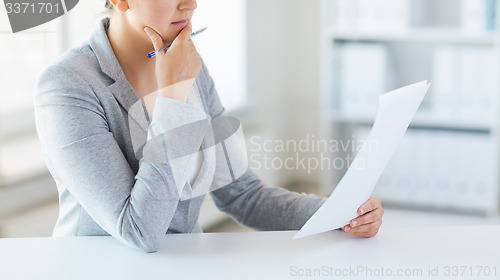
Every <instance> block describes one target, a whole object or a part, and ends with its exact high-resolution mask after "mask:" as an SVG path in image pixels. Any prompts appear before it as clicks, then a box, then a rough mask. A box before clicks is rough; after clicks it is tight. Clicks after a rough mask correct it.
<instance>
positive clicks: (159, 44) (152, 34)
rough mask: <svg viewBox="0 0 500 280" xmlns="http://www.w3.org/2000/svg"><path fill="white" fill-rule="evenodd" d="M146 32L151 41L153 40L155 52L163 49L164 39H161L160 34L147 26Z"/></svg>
mask: <svg viewBox="0 0 500 280" xmlns="http://www.w3.org/2000/svg"><path fill="white" fill-rule="evenodd" d="M144 32H146V34H148V36H149V39H151V42H152V43H153V46H154V48H155V51H157V50H159V49H161V48H163V39H162V38H161V36H160V34H158V33H157V32H156V31H155V30H153V28H150V27H147V26H146V27H144Z"/></svg>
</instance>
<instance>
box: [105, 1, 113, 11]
mask: <svg viewBox="0 0 500 280" xmlns="http://www.w3.org/2000/svg"><path fill="white" fill-rule="evenodd" d="M104 7H106V9H107V10H111V9H113V4H111V2H109V0H106V4H104Z"/></svg>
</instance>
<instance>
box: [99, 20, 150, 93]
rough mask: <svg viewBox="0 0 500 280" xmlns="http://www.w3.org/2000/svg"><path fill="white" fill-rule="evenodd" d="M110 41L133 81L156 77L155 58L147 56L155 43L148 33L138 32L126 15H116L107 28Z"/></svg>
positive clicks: (126, 73)
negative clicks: (126, 18)
mask: <svg viewBox="0 0 500 280" xmlns="http://www.w3.org/2000/svg"><path fill="white" fill-rule="evenodd" d="M107 34H108V38H109V42H110V43H111V47H112V48H113V51H114V53H115V56H116V58H117V59H118V62H119V63H120V66H121V67H122V69H123V72H124V73H125V76H126V78H127V79H128V80H129V81H130V82H131V83H134V82H135V83H139V84H140V83H141V82H142V81H144V80H147V79H150V78H151V77H155V59H154V58H153V59H150V58H147V57H146V54H147V53H149V52H151V51H153V50H154V48H153V45H152V43H151V41H149V38H148V37H147V35H146V33H144V34H141V33H139V32H136V31H135V30H134V29H133V28H132V27H131V26H130V25H129V24H128V22H127V21H126V20H125V18H124V16H116V15H115V16H114V17H113V18H112V19H111V20H110V24H109V28H108V30H107Z"/></svg>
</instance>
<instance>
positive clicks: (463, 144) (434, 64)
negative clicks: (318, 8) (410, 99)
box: [321, 0, 500, 215]
mask: <svg viewBox="0 0 500 280" xmlns="http://www.w3.org/2000/svg"><path fill="white" fill-rule="evenodd" d="M499 6H500V5H499V3H498V1H497V0H460V1H459V0H441V1H431V0H323V7H322V11H323V20H322V23H323V24H322V27H323V28H322V38H321V44H322V47H321V57H322V62H321V63H322V66H321V71H322V75H321V80H322V82H321V83H322V90H321V92H322V94H321V95H322V100H321V108H322V110H321V111H322V113H321V119H322V133H323V137H324V138H325V139H337V140H341V141H344V142H347V141H353V143H356V141H357V140H362V139H364V138H366V136H367V133H368V132H369V129H370V127H371V125H372V124H373V120H374V117H375V112H376V110H377V100H378V95H379V94H381V93H384V92H387V91H389V90H392V89H396V88H399V87H401V86H405V85H408V84H411V83H415V82H419V81H423V80H428V81H429V82H430V83H431V87H430V90H429V92H428V94H427V96H426V98H425V99H424V102H423V103H422V105H421V107H420V109H419V111H418V112H417V114H416V116H415V118H414V120H413V121H412V123H411V125H410V128H409V129H408V132H407V134H406V135H405V136H404V138H403V140H402V142H401V144H400V146H399V147H398V149H397V151H396V153H395V155H394V157H393V159H392V160H391V162H390V163H389V165H388V166H387V168H386V169H385V171H384V174H383V176H382V177H381V179H380V180H379V182H378V184H377V186H376V187H375V190H374V193H373V195H374V196H376V197H379V198H380V199H381V200H382V201H383V203H385V205H397V206H402V207H411V208H425V209H434V210H438V211H454V212H467V213H475V214H481V215H498V210H499V201H500V195H499V193H500V192H499V188H500V184H499V175H498V174H499V172H498V171H499V168H498V159H499V151H498V146H499V145H500V139H499V122H498V118H499V106H498V95H499V93H500V92H499V91H500V88H499V85H498V80H499V78H500V75H499V74H500V73H499V69H498V68H499V67H498V66H499V65H500V48H499V47H500V33H499V31H498V29H497V28H495V26H498V24H497V22H496V21H497V18H496V17H495V14H500V13H498V12H497V10H498V8H499ZM354 150H355V149H354ZM353 154H355V151H354V152H353V150H352V149H345V150H338V151H334V152H331V153H330V154H329V156H330V159H331V160H332V161H335V160H338V159H339V158H340V159H345V158H347V157H352V156H353ZM345 170H346V168H342V169H340V170H330V171H329V172H324V174H325V175H324V178H323V181H322V184H323V187H324V189H325V190H330V191H331V190H333V188H334V186H335V185H336V184H337V183H338V181H339V180H340V179H341V178H342V175H343V174H344V172H345Z"/></svg>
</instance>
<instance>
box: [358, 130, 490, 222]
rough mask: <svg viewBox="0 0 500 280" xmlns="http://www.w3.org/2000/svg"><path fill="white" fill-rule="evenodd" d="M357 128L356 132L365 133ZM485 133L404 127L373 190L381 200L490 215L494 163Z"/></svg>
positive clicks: (488, 138)
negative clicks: (395, 148) (402, 135)
mask: <svg viewBox="0 0 500 280" xmlns="http://www.w3.org/2000/svg"><path fill="white" fill-rule="evenodd" d="M365 130H366V128H360V129H358V130H357V131H356V135H360V137H363V136H362V135H365V133H366V131H365ZM493 151H495V143H493V141H492V139H491V138H490V137H489V135H488V134H483V133H472V134H471V133H464V132H450V131H432V130H427V131H426V130H408V131H407V133H406V135H405V136H404V138H403V140H402V141H401V144H400V146H399V147H398V149H397V150H396V152H395V154H394V156H393V158H392V159H391V162H390V163H389V164H388V166H387V168H386V170H385V171H384V173H383V176H382V177H381V179H380V181H379V182H378V184H377V186H376V187H375V189H374V193H373V195H374V196H376V197H379V198H380V199H381V200H382V201H383V202H385V203H391V204H397V205H401V206H413V207H419V208H426V209H428V208H432V209H435V210H442V209H446V210H455V211H459V212H470V213H481V214H485V215H489V214H492V213H495V211H497V208H496V207H497V206H496V199H497V198H498V189H497V184H496V179H495V178H496V177H495V176H496V169H497V164H496V163H495V161H494V159H493V158H492V157H491V156H490V154H491V153H492V152H493Z"/></svg>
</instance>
